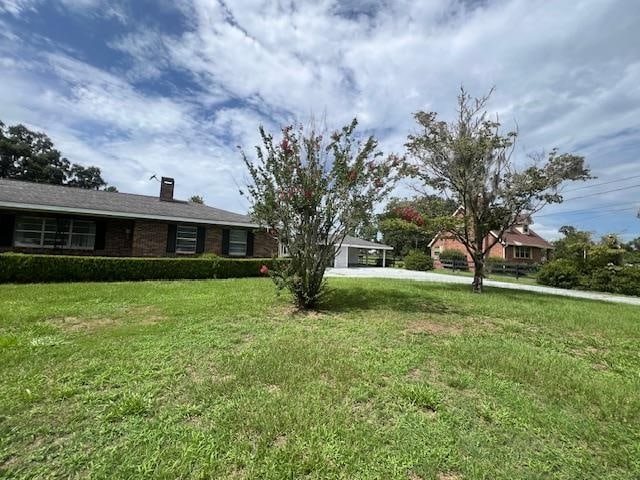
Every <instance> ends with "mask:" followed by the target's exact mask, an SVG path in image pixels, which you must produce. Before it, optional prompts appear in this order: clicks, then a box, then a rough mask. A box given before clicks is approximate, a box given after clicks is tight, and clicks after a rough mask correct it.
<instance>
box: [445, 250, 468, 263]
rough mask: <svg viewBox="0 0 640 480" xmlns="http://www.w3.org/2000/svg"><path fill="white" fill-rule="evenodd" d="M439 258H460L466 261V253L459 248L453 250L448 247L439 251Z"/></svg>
mask: <svg viewBox="0 0 640 480" xmlns="http://www.w3.org/2000/svg"><path fill="white" fill-rule="evenodd" d="M439 258H440V260H462V261H466V260H467V255H466V253H464V252H463V251H461V250H453V249H448V250H443V251H441V252H440V255H439Z"/></svg>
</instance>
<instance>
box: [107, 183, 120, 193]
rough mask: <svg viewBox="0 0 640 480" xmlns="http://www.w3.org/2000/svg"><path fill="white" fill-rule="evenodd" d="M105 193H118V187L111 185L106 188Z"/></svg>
mask: <svg viewBox="0 0 640 480" xmlns="http://www.w3.org/2000/svg"><path fill="white" fill-rule="evenodd" d="M104 191H105V192H114V193H115V192H117V191H118V189H117V188H116V187H114V186H113V185H109V186H108V187H105V189H104Z"/></svg>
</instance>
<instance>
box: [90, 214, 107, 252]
mask: <svg viewBox="0 0 640 480" xmlns="http://www.w3.org/2000/svg"><path fill="white" fill-rule="evenodd" d="M106 237H107V222H106V221H104V220H98V221H96V241H95V243H94V244H93V249H94V250H104V246H105V241H106Z"/></svg>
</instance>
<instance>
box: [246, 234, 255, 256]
mask: <svg viewBox="0 0 640 480" xmlns="http://www.w3.org/2000/svg"><path fill="white" fill-rule="evenodd" d="M253 239H254V235H253V232H252V231H251V230H249V231H248V232H247V257H253Z"/></svg>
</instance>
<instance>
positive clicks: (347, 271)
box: [327, 268, 640, 306]
mask: <svg viewBox="0 0 640 480" xmlns="http://www.w3.org/2000/svg"><path fill="white" fill-rule="evenodd" d="M327 276H328V277H351V278H359V277H362V278H396V279H402V280H419V281H423V282H440V283H463V284H467V285H470V284H471V278H470V277H457V276H454V275H447V274H442V273H434V272H416V271H413V270H403V269H400V268H330V269H328V270H327ZM484 284H485V286H487V287H497V288H510V289H512V290H527V291H529V292H538V293H546V294H549V295H561V296H564V297H575V298H587V299H590V300H603V301H605V302H614V303H626V304H629V305H638V306H640V298H638V297H624V296H620V295H611V294H608V293H598V292H583V291H580V290H564V289H562V288H553V287H543V286H540V285H525V284H520V283H509V282H497V281H495V280H485V281H484Z"/></svg>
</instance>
